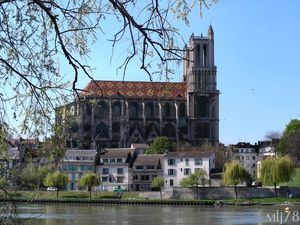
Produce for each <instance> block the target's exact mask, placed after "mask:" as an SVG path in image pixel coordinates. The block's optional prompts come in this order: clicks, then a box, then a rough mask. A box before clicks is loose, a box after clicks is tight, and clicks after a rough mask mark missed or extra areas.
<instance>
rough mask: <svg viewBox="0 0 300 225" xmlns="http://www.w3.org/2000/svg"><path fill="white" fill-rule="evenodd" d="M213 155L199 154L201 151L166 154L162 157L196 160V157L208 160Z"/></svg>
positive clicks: (209, 153) (207, 153)
mask: <svg viewBox="0 0 300 225" xmlns="http://www.w3.org/2000/svg"><path fill="white" fill-rule="evenodd" d="M213 154H214V153H213V152H201V151H186V152H168V153H166V154H165V155H164V157H165V158H196V157H204V158H208V157H210V156H211V155H213Z"/></svg>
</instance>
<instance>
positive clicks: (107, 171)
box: [96, 148, 136, 191]
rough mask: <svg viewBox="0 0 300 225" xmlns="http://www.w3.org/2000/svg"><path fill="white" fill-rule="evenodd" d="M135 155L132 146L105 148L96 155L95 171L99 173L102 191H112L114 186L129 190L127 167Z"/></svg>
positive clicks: (129, 180)
mask: <svg viewBox="0 0 300 225" xmlns="http://www.w3.org/2000/svg"><path fill="white" fill-rule="evenodd" d="M135 157H136V153H135V149H132V148H106V149H104V151H103V152H100V153H99V154H98V156H97V159H96V160H97V161H98V162H97V167H96V170H97V173H98V174H99V175H100V179H101V185H100V186H99V187H98V189H99V190H102V191H112V190H113V188H115V187H120V188H122V189H126V190H129V189H130V187H131V186H132V177H131V174H129V173H128V169H129V168H130V167H131V166H132V163H133V161H134V158H135Z"/></svg>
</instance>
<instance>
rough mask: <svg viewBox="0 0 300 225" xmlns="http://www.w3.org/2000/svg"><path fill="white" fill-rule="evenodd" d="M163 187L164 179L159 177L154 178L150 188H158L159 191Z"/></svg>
mask: <svg viewBox="0 0 300 225" xmlns="http://www.w3.org/2000/svg"><path fill="white" fill-rule="evenodd" d="M164 185H165V181H164V178H163V177H161V176H158V177H155V178H154V179H153V180H152V182H151V187H152V188H159V189H161V188H162V187H163V186H164Z"/></svg>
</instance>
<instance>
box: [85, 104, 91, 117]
mask: <svg viewBox="0 0 300 225" xmlns="http://www.w3.org/2000/svg"><path fill="white" fill-rule="evenodd" d="M85 110H86V112H85V113H86V114H87V115H89V116H90V115H92V106H91V104H89V103H87V104H86V109H85Z"/></svg>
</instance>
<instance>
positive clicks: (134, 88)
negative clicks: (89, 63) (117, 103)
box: [81, 81, 186, 98]
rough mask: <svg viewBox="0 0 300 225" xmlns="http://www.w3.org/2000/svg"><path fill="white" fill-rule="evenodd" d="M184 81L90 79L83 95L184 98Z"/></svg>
mask: <svg viewBox="0 0 300 225" xmlns="http://www.w3.org/2000/svg"><path fill="white" fill-rule="evenodd" d="M185 93H186V83H184V82H177V83H175V82H143V81H91V82H89V83H88V85H87V86H86V87H85V88H84V90H83V91H82V92H81V95H83V96H103V97H113V96H124V97H138V98H140V97H144V98H185Z"/></svg>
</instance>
